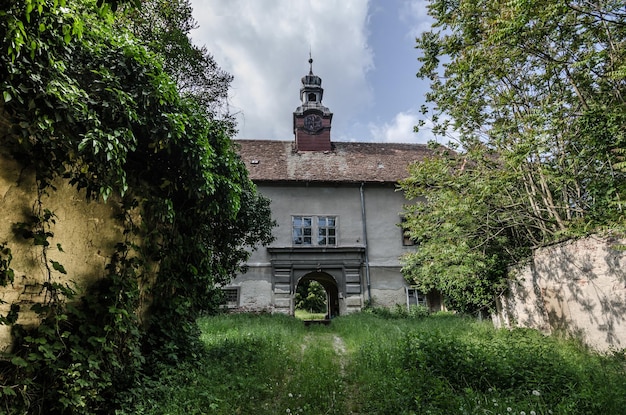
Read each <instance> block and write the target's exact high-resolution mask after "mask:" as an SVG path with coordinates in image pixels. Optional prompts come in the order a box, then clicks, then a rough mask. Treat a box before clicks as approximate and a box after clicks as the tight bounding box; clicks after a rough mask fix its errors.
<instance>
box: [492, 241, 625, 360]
mask: <svg viewBox="0 0 626 415" xmlns="http://www.w3.org/2000/svg"><path fill="white" fill-rule="evenodd" d="M618 245H626V240H625V239H621V240H618V239H614V238H606V237H599V236H591V237H588V238H585V239H579V240H574V241H568V242H565V243H562V244H558V245H554V246H550V247H546V248H541V249H539V250H537V251H536V252H535V253H534V255H533V258H532V260H531V261H530V263H529V264H527V265H525V266H521V267H519V268H517V269H515V270H514V271H513V272H514V275H515V280H514V281H513V282H512V283H511V286H510V288H511V290H510V293H509V295H507V296H503V297H502V298H500V304H499V305H500V313H499V314H498V315H496V316H494V321H495V323H496V325H499V326H515V325H517V326H523V327H532V328H537V329H540V330H543V331H545V332H553V333H554V332H561V333H566V334H568V335H571V336H574V337H577V338H580V339H581V340H582V341H583V342H584V343H585V344H587V345H589V346H591V347H593V348H595V349H597V350H608V349H611V348H616V349H623V348H626V251H624V250H618V249H615V247H616V246H618Z"/></svg>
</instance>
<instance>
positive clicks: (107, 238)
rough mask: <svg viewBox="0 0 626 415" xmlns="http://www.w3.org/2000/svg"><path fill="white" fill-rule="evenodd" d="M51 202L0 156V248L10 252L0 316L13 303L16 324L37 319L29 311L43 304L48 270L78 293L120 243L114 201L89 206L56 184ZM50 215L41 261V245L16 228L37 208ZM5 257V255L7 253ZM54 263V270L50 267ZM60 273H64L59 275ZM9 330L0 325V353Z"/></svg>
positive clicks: (28, 175) (24, 171)
mask: <svg viewBox="0 0 626 415" xmlns="http://www.w3.org/2000/svg"><path fill="white" fill-rule="evenodd" d="M54 185H55V187H56V189H57V190H56V191H55V192H54V195H53V196H52V197H51V196H49V195H47V194H42V195H41V198H39V197H38V191H37V185H36V182H35V175H34V172H33V171H31V170H28V169H24V167H23V166H22V165H21V164H20V163H18V162H17V161H16V160H14V159H13V158H11V157H8V156H7V155H3V154H0V244H4V246H5V249H7V248H8V249H10V253H11V256H12V259H11V265H10V266H11V268H12V269H13V272H14V280H13V282H12V283H11V284H8V285H7V286H4V287H2V286H0V298H1V299H2V301H4V303H3V304H0V314H2V315H6V314H7V313H8V312H9V310H10V307H11V305H12V304H18V305H19V306H20V313H19V318H18V321H17V322H18V323H19V324H22V325H24V326H31V325H35V324H37V322H38V318H37V315H36V314H35V313H34V312H33V311H31V306H32V305H33V304H34V303H37V302H40V303H41V302H43V301H45V298H44V296H45V294H46V291H45V290H44V288H43V284H44V283H45V282H46V281H47V280H48V270H50V271H51V276H52V280H53V281H54V282H56V283H60V284H63V285H69V286H70V287H71V288H73V289H75V290H77V291H78V292H80V290H81V288H82V287H85V286H86V285H87V284H90V283H93V282H94V281H95V280H96V279H98V278H99V277H101V276H102V275H103V274H104V272H105V265H106V264H107V262H108V261H109V260H110V258H111V256H112V255H113V253H114V252H115V245H116V244H117V243H118V242H119V241H121V240H123V239H124V237H123V236H122V233H123V230H124V228H123V226H122V224H121V222H120V220H119V219H116V215H119V214H120V213H121V211H120V209H119V207H118V204H117V203H116V201H114V200H113V198H111V199H109V201H108V202H106V203H102V202H94V201H92V202H88V201H87V199H86V197H85V195H84V192H80V191H77V190H76V188H74V187H70V186H69V185H68V184H67V183H66V182H64V181H62V180H57V181H56V182H55V184H54ZM40 202H41V205H42V206H44V207H45V209H48V210H49V211H50V212H51V213H53V214H54V216H53V217H51V220H50V221H49V222H48V225H47V226H49V229H48V231H49V232H50V233H51V234H53V236H51V237H49V238H48V242H49V244H50V245H49V246H48V247H47V248H48V249H47V252H46V258H45V259H44V257H43V253H42V248H43V245H36V244H33V241H32V240H30V239H25V238H23V237H22V236H21V230H20V229H19V225H18V224H20V223H28V222H29V221H31V220H32V218H33V217H34V216H36V215H37V214H38V212H37V210H38V209H39V203H40ZM7 252H8V251H7ZM55 264H58V265H56V268H55ZM62 271H64V272H65V273H63V272H62ZM10 330H11V326H10V325H0V350H2V351H6V350H7V348H8V346H9V345H10Z"/></svg>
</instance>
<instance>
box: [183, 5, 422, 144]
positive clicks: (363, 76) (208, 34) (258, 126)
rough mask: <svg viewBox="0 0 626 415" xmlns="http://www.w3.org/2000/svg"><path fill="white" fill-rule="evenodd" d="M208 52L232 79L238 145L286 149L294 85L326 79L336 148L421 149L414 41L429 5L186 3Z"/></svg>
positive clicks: (419, 85)
mask: <svg viewBox="0 0 626 415" xmlns="http://www.w3.org/2000/svg"><path fill="white" fill-rule="evenodd" d="M191 3H192V6H193V9H194V18H195V19H196V20H197V22H198V24H199V28H198V29H195V30H194V31H193V32H192V37H193V40H194V42H195V43H197V44H199V45H206V46H207V48H208V50H209V51H210V52H211V53H212V54H213V56H214V57H215V59H216V61H217V62H218V64H219V65H220V66H221V67H222V69H224V70H226V71H227V72H229V73H230V74H232V75H233V76H234V78H235V79H234V81H233V83H232V87H231V91H230V100H229V105H230V112H231V113H235V114H236V115H237V120H238V127H239V134H238V136H237V137H238V138H249V139H273V140H291V139H293V131H292V113H293V111H294V110H295V109H296V107H297V106H299V105H300V98H299V94H300V86H301V81H300V79H301V78H302V76H304V75H306V74H307V73H308V71H309V63H308V59H309V51H311V53H312V57H313V72H314V73H315V74H316V75H318V76H320V77H321V78H322V87H323V88H324V98H323V101H322V102H323V104H324V105H325V106H326V107H328V108H329V109H330V110H331V111H332V112H333V114H334V115H333V124H332V130H331V139H332V140H333V141H373V142H412V143H416V142H426V141H427V140H428V139H429V138H431V136H430V135H429V134H428V131H427V130H425V131H423V132H422V131H420V133H419V134H416V133H414V132H413V126H414V125H415V124H417V120H418V110H419V108H420V106H421V105H422V104H424V93H425V92H426V90H427V87H428V85H427V84H426V83H425V82H424V81H421V80H419V79H417V78H416V76H415V73H416V72H417V70H418V62H417V57H418V56H419V55H418V53H419V52H418V51H417V50H416V49H415V48H414V46H415V37H416V36H417V35H419V33H421V32H422V31H424V30H427V29H428V28H429V27H430V20H429V18H428V16H427V13H426V3H427V2H426V0H228V1H224V0H191Z"/></svg>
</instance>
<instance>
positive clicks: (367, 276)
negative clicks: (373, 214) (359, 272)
mask: <svg viewBox="0 0 626 415" xmlns="http://www.w3.org/2000/svg"><path fill="white" fill-rule="evenodd" d="M363 186H365V183H364V182H361V188H360V193H361V222H362V223H363V245H364V246H365V281H366V282H367V299H368V301H369V302H370V305H371V302H372V284H371V283H370V256H369V248H368V246H367V220H366V216H365V195H364V194H363Z"/></svg>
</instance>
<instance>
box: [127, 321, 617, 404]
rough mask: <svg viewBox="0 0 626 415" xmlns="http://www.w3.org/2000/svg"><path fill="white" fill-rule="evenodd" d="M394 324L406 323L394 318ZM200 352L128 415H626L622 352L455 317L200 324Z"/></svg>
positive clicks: (165, 376) (159, 381)
mask: <svg viewBox="0 0 626 415" xmlns="http://www.w3.org/2000/svg"><path fill="white" fill-rule="evenodd" d="M401 317H402V318H401ZM199 326H200V329H201V330H202V340H203V342H204V343H205V345H206V354H205V355H203V356H200V357H198V361H196V362H187V363H182V364H181V365H180V366H179V367H177V368H175V369H165V370H164V371H163V372H162V373H160V375H159V377H158V379H156V380H155V381H154V384H152V385H149V386H147V387H146V388H145V391H144V393H145V395H144V396H145V399H144V401H143V402H142V403H141V405H139V406H138V407H136V408H132V411H129V412H127V413H128V414H130V413H133V414H172V415H176V414H185V415H196V414H229V415H231V414H255V415H257V414H261V415H263V414H267V415H270V414H271V415H276V414H313V415H317V414H320V415H321V414H342V415H347V414H353V415H354V414H361V415H362V414H380V415H402V414H407V415H408V414H440V415H451V414H472V415H478V414H480V415H486V414H506V415H523V414H524V415H538V414H555V415H556V414H589V415H596V414H602V415H613V414H615V415H622V414H624V408H626V370H625V361H626V359H625V357H624V353H623V352H622V353H614V354H613V355H610V356H603V355H599V354H596V353H592V352H589V351H587V350H585V349H584V348H582V347H581V346H580V345H578V344H577V343H576V342H572V341H562V340H558V339H555V338H551V337H545V336H543V335H542V334H540V333H538V332H535V331H532V330H514V331H506V330H495V329H494V328H493V327H492V326H491V325H490V323H488V322H477V321H475V320H471V319H466V318H461V317H457V316H452V315H436V316H430V317H422V318H410V317H408V316H402V315H394V314H390V313H382V314H381V315H379V314H377V313H361V314H357V315H351V316H346V317H339V318H337V319H335V320H333V322H332V324H331V325H330V326H328V327H326V326H311V327H308V328H307V327H305V326H304V325H303V324H302V322H301V321H299V320H297V319H295V318H293V317H288V316H275V315H274V316H272V315H261V316H256V315H227V316H218V317H208V318H204V319H201V320H200V321H199Z"/></svg>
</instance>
